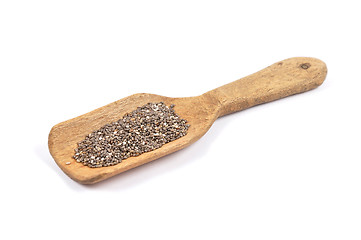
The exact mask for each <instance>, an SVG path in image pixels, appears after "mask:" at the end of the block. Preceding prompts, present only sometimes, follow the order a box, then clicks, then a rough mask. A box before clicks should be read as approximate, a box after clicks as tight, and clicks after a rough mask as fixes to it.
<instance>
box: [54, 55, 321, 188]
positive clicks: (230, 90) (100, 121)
mask: <svg viewBox="0 0 361 240" xmlns="http://www.w3.org/2000/svg"><path fill="white" fill-rule="evenodd" d="M326 74H327V68H326V65H325V64H324V63H323V62H322V61H320V60H318V59H315V58H304V57H299V58H290V59H286V60H284V61H280V62H277V63H275V64H273V65H271V66H269V67H267V68H265V69H263V70H261V71H259V72H257V73H254V74H252V75H249V76H247V77H245V78H242V79H239V80H237V81H234V82H231V83H229V84H226V85H224V86H221V87H219V88H216V89H214V90H211V91H209V92H206V93H205V94H203V95H200V96H196V97H187V98H170V97H164V96H159V95H154V94H147V93H140V94H135V95H132V96H129V97H126V98H123V99H121V100H118V101H116V102H113V103H110V104H108V105H106V106H104V107H101V108H98V109H96V110H94V111H92V112H89V113H86V114H84V115H81V116H79V117H76V118H73V119H70V120H68V121H65V122H62V123H59V124H57V125H55V126H54V127H53V128H52V129H51V131H50V134H49V142H48V144H49V150H50V153H51V155H52V156H53V158H54V160H55V162H56V163H57V164H58V166H59V167H60V168H61V169H62V170H63V171H64V172H65V173H66V174H67V175H68V176H69V177H70V178H72V179H73V180H75V181H77V182H79V183H82V184H93V183H96V182H99V181H102V180H105V179H107V178H110V177H112V176H114V175H116V174H119V173H121V172H124V171H127V170H129V169H131V168H134V167H137V166H140V165H142V164H145V163H148V162H150V161H153V160H155V159H158V158H160V157H162V156H165V155H167V154H170V153H172V152H175V151H178V150H180V149H182V148H184V147H186V146H188V145H190V144H192V143H193V142H195V141H197V140H198V139H199V138H200V137H202V136H203V135H204V134H205V133H206V132H207V131H208V129H209V128H210V127H211V126H212V124H213V122H214V121H215V120H216V119H217V118H218V117H221V116H223V115H226V114H230V113H233V112H236V111H240V110H243V109H246V108H249V107H252V106H255V105H258V104H262V103H266V102H270V101H273V100H276V99H280V98H283V97H287V96H290V95H294V94H297V93H302V92H305V91H308V90H311V89H313V88H316V87H317V86H319V85H321V84H322V82H323V81H324V79H325V77H326ZM160 101H163V102H164V103H165V104H167V105H168V106H169V105H170V104H175V108H174V109H175V112H176V113H177V114H178V115H179V116H180V117H181V118H184V119H187V120H188V122H189V124H190V125H191V127H190V128H189V130H188V134H187V135H186V136H184V137H181V138H179V139H177V140H175V141H173V142H170V143H167V144H165V145H164V146H162V147H161V148H159V149H157V150H154V151H152V152H147V153H143V154H141V155H140V156H137V157H131V158H128V159H126V160H123V161H122V163H120V164H118V165H115V166H111V167H102V168H89V167H87V166H83V165H82V164H81V163H77V162H76V161H75V160H74V159H73V158H72V156H73V155H74V149H75V148H76V147H77V143H78V142H80V141H81V140H83V139H84V138H85V136H86V135H87V134H89V133H90V132H92V131H94V130H96V129H99V128H100V127H102V126H104V125H105V124H107V123H111V122H113V121H117V120H118V119H120V118H121V117H122V116H123V115H124V114H125V113H127V112H131V111H133V110H135V109H136V108H137V107H139V106H143V105H144V104H146V103H148V102H160ZM68 162H70V164H67V163H68Z"/></svg>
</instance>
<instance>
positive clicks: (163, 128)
mask: <svg viewBox="0 0 361 240" xmlns="http://www.w3.org/2000/svg"><path fill="white" fill-rule="evenodd" d="M174 106H175V105H174V104H172V105H170V107H168V106H166V105H165V104H164V103H163V102H159V103H147V104H146V105H144V106H142V107H138V108H137V109H136V110H134V111H132V112H130V113H127V114H125V115H124V116H123V117H122V118H121V119H119V120H118V121H116V122H112V123H110V124H106V125H105V126H103V127H101V128H100V129H98V130H95V131H93V132H92V133H90V134H89V135H87V136H86V137H85V139H84V140H82V141H81V142H79V143H78V147H77V148H76V149H75V154H74V156H73V158H74V159H75V160H76V161H77V162H78V163H82V164H83V165H85V166H88V167H91V168H95V167H97V168H98V167H108V166H114V165H116V164H119V163H121V162H122V161H123V160H124V159H127V158H129V157H136V156H139V155H140V154H142V153H146V152H150V151H153V150H155V149H158V148H160V147H162V146H163V145H164V144H166V143H169V142H171V141H174V140H176V139H178V138H180V137H183V136H185V135H186V134H187V131H188V128H189V127H190V125H189V124H187V120H185V119H181V118H180V117H179V116H178V115H177V114H176V113H175V111H174Z"/></svg>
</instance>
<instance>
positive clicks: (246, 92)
mask: <svg viewBox="0 0 361 240" xmlns="http://www.w3.org/2000/svg"><path fill="white" fill-rule="evenodd" d="M326 74H327V67H326V64H325V63H324V62H322V61H321V60H319V59H316V58H309V57H296V58H289V59H286V60H283V61H280V62H277V63H275V64H273V65H271V66H269V67H267V68H265V69H263V70H261V71H259V72H256V73H254V74H251V75H249V76H247V77H244V78H241V79H239V80H236V81H234V82H231V83H229V84H226V85H223V86H221V87H219V88H216V89H213V90H211V91H209V92H206V93H205V94H203V95H205V96H208V97H211V98H214V99H216V100H217V101H218V102H219V104H220V105H221V107H220V109H219V117H220V116H223V115H226V114H230V113H233V112H237V111H241V110H243V109H246V108H249V107H252V106H255V105H258V104H262V103H266V102H270V101H274V100H277V99H280V98H284V97H287V96H290V95H294V94H297V93H302V92H306V91H309V90H311V89H314V88H316V87H318V86H319V85H321V84H322V83H323V81H324V80H325V78H326Z"/></svg>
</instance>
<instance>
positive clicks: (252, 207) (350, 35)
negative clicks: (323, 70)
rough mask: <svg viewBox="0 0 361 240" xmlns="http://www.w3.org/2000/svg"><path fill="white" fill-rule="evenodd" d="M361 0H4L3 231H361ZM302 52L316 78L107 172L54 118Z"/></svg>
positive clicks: (148, 234) (284, 234)
mask: <svg viewBox="0 0 361 240" xmlns="http://www.w3.org/2000/svg"><path fill="white" fill-rule="evenodd" d="M357 2H358V1H347V0H343V1H332V0H331V1H317V0H312V1H308V0H302V1H277V0H274V1H195V0H192V1H156V0H153V1H76V0H70V1H64V0H63V1H35V0H34V1H16V0H12V1H10V0H9V1H6V0H5V1H1V2H0V80H1V94H0V98H1V126H2V129H1V130H0V146H1V158H0V159H1V173H0V178H1V179H0V184H1V188H0V191H1V198H0V211H1V212H0V221H1V223H0V229H1V231H0V238H1V239H277V240H280V239H360V238H361V157H360V135H361V128H360V122H361V117H360V102H361V97H360V87H361V83H360V82H361V79H360V78H361V77H360V71H359V69H360V68H361V61H360V55H361V47H360V44H361V37H360V23H361V15H360V7H359V5H357ZM296 56H310V57H316V58H319V59H321V60H323V61H324V62H326V64H327V66H328V70H329V72H328V76H327V78H326V81H325V82H324V84H323V85H322V86H320V87H319V88H317V89H316V90H313V91H310V92H307V93H304V94H300V95H297V96H292V97H288V98H286V99H283V100H279V101H276V102H272V103H268V104H264V105H261V106H257V107H254V108H252V109H248V110H245V111H243V112H239V113H235V114H232V115H229V116H226V117H223V118H221V119H219V120H217V121H216V122H215V123H214V125H213V127H212V128H211V129H210V131H209V132H208V133H207V134H206V135H205V136H204V137H203V138H202V139H200V140H199V141H198V142H196V143H195V144H193V145H192V146H190V147H188V148H186V149H184V150H181V151H179V152H177V153H174V154H172V155H170V156H167V157H164V158H162V159H159V160H157V161H154V162H152V163H150V164H147V165H144V166H141V167H139V168H137V169H133V170H131V171H128V172H126V173H123V174H121V175H118V176H116V177H113V178H112V179H109V180H107V181H104V182H102V183H99V184H96V185H92V186H83V185H80V184H78V183H76V182H73V181H72V180H71V179H69V178H68V177H67V176H66V175H65V174H64V173H63V172H62V171H61V170H60V169H59V168H58V167H57V165H56V164H55V162H54V161H53V159H52V158H51V156H50V154H49V152H48V148H47V137H48V133H49V131H50V129H51V127H52V126H53V125H55V124H57V123H59V122H62V121H64V120H67V119H70V118H73V117H76V116H78V115H80V114H83V113H86V112H88V111H91V110H93V109H95V108H98V107H101V106H103V105H105V104H108V103H110V102H113V101H116V100H118V99H121V98H123V97H126V96H128V95H131V94H134V93H138V92H147V93H155V94H160V95H166V96H171V97H185V96H194V95H199V94H202V93H204V92H206V91H208V90H211V89H213V88H216V87H218V86H221V85H223V84H226V83H228V82H231V81H234V80H236V79H238V78H240V77H243V76H246V75H248V74H251V73H253V72H256V71H258V70H260V69H262V68H264V67H267V66H268V65H271V64H273V63H274V62H277V61H280V60H283V59H286V58H290V57H296Z"/></svg>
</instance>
